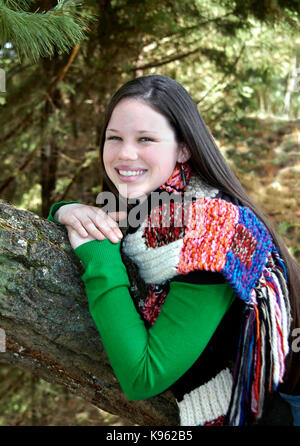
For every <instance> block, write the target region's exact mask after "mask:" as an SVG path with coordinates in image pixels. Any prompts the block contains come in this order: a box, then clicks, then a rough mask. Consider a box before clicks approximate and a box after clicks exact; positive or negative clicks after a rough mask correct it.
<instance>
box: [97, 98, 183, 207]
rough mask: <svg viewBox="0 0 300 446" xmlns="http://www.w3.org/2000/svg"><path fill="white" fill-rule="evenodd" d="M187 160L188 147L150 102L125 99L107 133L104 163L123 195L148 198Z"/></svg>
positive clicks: (115, 111) (116, 109) (117, 108)
mask: <svg viewBox="0 0 300 446" xmlns="http://www.w3.org/2000/svg"><path fill="white" fill-rule="evenodd" d="M145 128H146V129H148V130H144V129H145ZM154 129H155V130H154ZM141 135H144V136H141ZM188 158H189V152H188V150H187V148H186V146H185V145H183V144H180V143H179V141H177V139H176V134H175V132H174V130H173V129H172V127H171V126H170V124H169V123H168V121H167V119H166V118H165V117H164V116H163V115H162V114H161V113H158V112H157V111H156V110H155V109H154V108H153V107H151V106H150V105H148V103H147V102H145V101H142V100H137V99H124V100H123V101H120V103H119V104H118V105H117V106H116V107H115V109H114V111H113V113H112V116H111V118H110V120H109V123H108V128H107V130H106V138H105V143H104V148H103V163H104V168H105V172H106V174H107V176H108V177H109V179H110V180H111V181H112V183H113V184H114V185H115V187H116V188H117V189H118V192H119V193H120V194H121V195H125V197H126V198H137V197H139V196H142V195H148V194H149V193H150V192H152V191H154V190H155V189H157V188H158V187H159V186H161V184H163V183H165V182H166V181H167V179H168V178H169V177H170V176H171V174H172V172H173V170H174V168H175V165H176V163H177V162H180V163H183V162H185V161H187V159H188ZM125 184H126V186H127V187H124V185H125Z"/></svg>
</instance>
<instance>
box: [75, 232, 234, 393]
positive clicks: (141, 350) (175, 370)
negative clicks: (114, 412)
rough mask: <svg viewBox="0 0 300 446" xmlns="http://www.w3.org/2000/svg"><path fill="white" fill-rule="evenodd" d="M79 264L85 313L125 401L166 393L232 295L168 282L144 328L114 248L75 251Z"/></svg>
mask: <svg viewBox="0 0 300 446" xmlns="http://www.w3.org/2000/svg"><path fill="white" fill-rule="evenodd" d="M74 252H75V254H76V255H77V257H78V258H79V259H80V260H81V261H82V263H83V265H84V267H85V272H84V274H83V276H82V279H83V281H84V283H85V289H86V294H87V298H88V303H89V309H90V313H91V315H92V317H93V319H94V322H95V324H96V327H97V329H98V331H99V333H100V336H101V339H102V342H103V345H104V348H105V350H106V353H107V355H108V358H109V360H110V363H111V365H112V368H113V370H114V372H115V374H116V376H117V378H118V380H119V383H120V385H121V387H122V389H123V391H124V393H125V394H126V396H127V397H128V398H129V399H132V400H141V399H146V398H150V397H152V396H154V395H157V394H159V393H161V392H163V391H164V390H166V389H167V388H168V387H169V386H170V385H172V384H173V383H174V382H175V381H176V380H177V379H178V378H179V377H180V376H182V375H183V374H184V373H185V372H186V371H187V370H188V369H189V368H190V367H191V366H192V364H193V363H194V362H195V361H196V360H197V358H198V357H199V355H200V354H201V352H202V351H203V350H204V348H205V347H206V345H207V344H208V342H209V340H210V338H211V336H212V335H213V333H214V331H215V329H216V328H217V326H218V324H219V323H220V321H221V319H222V317H223V316H224V314H225V313H226V311H227V310H228V308H229V307H230V305H231V304H232V302H233V300H234V298H235V295H234V292H233V290H232V289H231V287H230V286H229V285H227V284H217V285H198V284H191V283H183V282H171V283H170V291H169V293H168V295H167V297H166V300H165V302H164V304H163V305H162V307H161V312H160V314H159V316H158V318H157V320H156V322H155V323H154V324H153V326H152V327H151V328H150V329H147V328H146V327H145V325H144V322H143V320H142V318H141V317H140V315H139V314H138V312H137V311H136V308H135V306H134V303H133V301H132V298H131V296H130V294H129V290H128V287H129V285H130V283H129V279H128V276H127V272H126V269H125V266H124V264H123V262H122V259H121V254H120V243H118V244H113V243H111V242H110V241H109V240H107V239H106V240H103V241H98V240H92V241H89V242H87V243H84V244H82V245H80V246H79V247H77V248H76V249H75V251H74Z"/></svg>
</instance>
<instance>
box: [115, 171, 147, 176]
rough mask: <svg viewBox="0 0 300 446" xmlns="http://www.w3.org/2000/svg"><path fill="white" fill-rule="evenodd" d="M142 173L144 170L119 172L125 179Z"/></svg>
mask: <svg viewBox="0 0 300 446" xmlns="http://www.w3.org/2000/svg"><path fill="white" fill-rule="evenodd" d="M144 172H145V170H119V173H120V174H121V175H124V176H125V177H129V176H132V175H141V174H142V173H144Z"/></svg>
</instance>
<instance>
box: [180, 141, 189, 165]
mask: <svg viewBox="0 0 300 446" xmlns="http://www.w3.org/2000/svg"><path fill="white" fill-rule="evenodd" d="M190 157H191V154H190V151H189V149H188V148H187V146H186V144H184V143H180V144H179V150H178V156H177V162H178V163H185V162H186V161H187V160H189V159H190Z"/></svg>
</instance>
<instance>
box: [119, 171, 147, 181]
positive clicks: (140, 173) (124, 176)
mask: <svg viewBox="0 0 300 446" xmlns="http://www.w3.org/2000/svg"><path fill="white" fill-rule="evenodd" d="M115 171H116V172H117V175H118V177H119V178H120V179H121V180H122V181H123V182H128V183H132V182H135V181H139V179H140V178H142V177H144V175H145V173H146V172H147V170H146V169H128V168H127V169H122V168H115ZM125 172H126V174H125ZM132 172H137V173H134V174H132V175H130V174H131V173H132Z"/></svg>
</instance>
